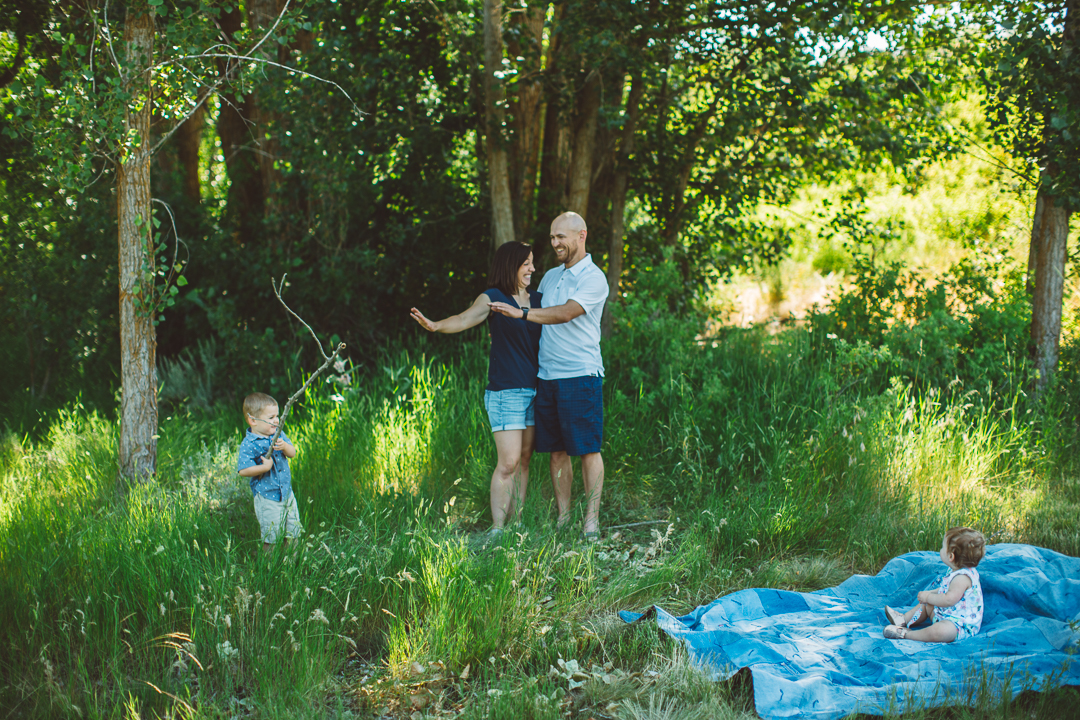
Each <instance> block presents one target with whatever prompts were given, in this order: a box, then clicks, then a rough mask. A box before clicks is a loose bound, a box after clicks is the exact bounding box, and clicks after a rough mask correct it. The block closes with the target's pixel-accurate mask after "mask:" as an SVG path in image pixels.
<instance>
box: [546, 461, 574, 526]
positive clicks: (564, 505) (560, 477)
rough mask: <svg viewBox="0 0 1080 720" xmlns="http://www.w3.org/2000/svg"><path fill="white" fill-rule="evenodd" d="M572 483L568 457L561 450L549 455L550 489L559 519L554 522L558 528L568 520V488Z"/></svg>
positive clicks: (572, 469) (572, 478)
mask: <svg viewBox="0 0 1080 720" xmlns="http://www.w3.org/2000/svg"><path fill="white" fill-rule="evenodd" d="M573 482H574V466H573V465H572V464H571V463H570V456H569V455H567V454H566V452H565V451H562V450H559V451H557V452H553V453H551V488H552V490H554V492H555V503H556V505H558V507H559V519H558V520H557V521H556V524H557V525H558V526H559V527H562V526H563V525H564V524H565V523H566V521H567V520H569V519H570V487H571V485H572V484H573Z"/></svg>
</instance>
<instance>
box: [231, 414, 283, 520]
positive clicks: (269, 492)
mask: <svg viewBox="0 0 1080 720" xmlns="http://www.w3.org/2000/svg"><path fill="white" fill-rule="evenodd" d="M281 439H282V440H284V441H285V442H287V443H289V444H290V445H291V444H292V441H291V440H289V438H288V437H286V436H285V433H281ZM269 449H270V438H268V437H263V436H262V435H256V434H255V433H253V432H251V430H250V429H249V430H248V431H247V434H246V435H245V436H244V440H243V441H242V442H241V443H240V453H239V457H238V458H237V460H236V471H237V472H240V471H241V470H243V469H244V468H249V467H253V466H255V465H261V464H262V463H261V462H259V460H258V458H260V457H265V456H266V453H267V451H268V450H269ZM273 460H274V467H273V468H272V469H270V470H268V471H267V472H264V473H263V474H262V475H256V476H255V477H252V478H248V480H249V481H250V482H251V492H253V493H255V494H257V495H262V496H263V497H264V498H266V499H267V500H273V501H274V502H283V501H285V500H288V499H289V496H290V495H292V473H291V472H289V458H287V457H285V454H284V453H283V452H281V451H280V450H275V451H274V454H273Z"/></svg>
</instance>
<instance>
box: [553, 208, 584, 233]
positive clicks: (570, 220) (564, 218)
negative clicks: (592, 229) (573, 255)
mask: <svg viewBox="0 0 1080 720" xmlns="http://www.w3.org/2000/svg"><path fill="white" fill-rule="evenodd" d="M557 222H562V223H564V224H565V225H564V226H565V227H566V229H567V230H572V231H574V232H581V231H582V230H588V229H589V228H588V227H587V226H586V225H585V218H583V217H581V216H580V215H578V214H577V213H576V212H574V211H573V210H567V211H566V212H564V213H563V214H562V215H560V216H559V217H557V218H555V222H553V223H552V225H554V224H555V223H557Z"/></svg>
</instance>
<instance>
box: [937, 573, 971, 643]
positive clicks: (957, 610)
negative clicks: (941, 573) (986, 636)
mask: <svg viewBox="0 0 1080 720" xmlns="http://www.w3.org/2000/svg"><path fill="white" fill-rule="evenodd" d="M957 575H967V576H968V578H969V579H970V580H971V587H969V588H968V589H967V591H966V592H965V593H964V596H963V597H962V598H960V602H958V603H956V604H955V605H953V606H952V607H939V608H934V622H938V621H940V620H949V621H950V622H952V624H953V625H955V626H956V639H957V640H966V639H968V638H969V637H973V636H974V635H975V634H976V633H978V632H979V628H981V627H982V619H983V593H982V582H981V581H980V580H979V571H978V570H976V569H975V568H960V569H959V570H953V571H952V572H951V573H948V574H947V575H946V576H945V577H943V578H942V579H941V583H939V585H938V592H939V593H941V594H942V595H944V594H945V593H947V592H949V584H950V583H951V582H952V581H953V578H955V577H956V576H957Z"/></svg>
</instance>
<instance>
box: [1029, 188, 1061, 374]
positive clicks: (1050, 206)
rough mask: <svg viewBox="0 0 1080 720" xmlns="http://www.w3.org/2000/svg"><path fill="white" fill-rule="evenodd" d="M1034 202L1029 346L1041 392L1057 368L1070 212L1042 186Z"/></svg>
mask: <svg viewBox="0 0 1080 720" xmlns="http://www.w3.org/2000/svg"><path fill="white" fill-rule="evenodd" d="M1036 202H1037V203H1042V206H1043V207H1042V212H1041V213H1036V224H1034V225H1033V226H1032V229H1031V247H1032V251H1033V252H1032V253H1031V254H1032V255H1033V256H1034V260H1035V263H1034V273H1033V275H1034V280H1035V292H1034V294H1033V295H1032V298H1031V350H1032V356H1033V359H1034V361H1035V369H1036V370H1037V371H1038V378H1037V380H1036V388H1037V392H1040V393H1041V392H1042V390H1043V389H1044V388H1045V387H1046V383H1047V382H1048V381H1049V380H1050V376H1051V375H1053V373H1054V370H1056V369H1057V361H1058V346H1059V341H1060V339H1061V305H1062V290H1063V289H1064V285H1065V258H1066V255H1067V249H1068V247H1067V246H1068V240H1069V216H1070V214H1071V213H1070V212H1069V210H1068V209H1067V208H1065V207H1063V206H1062V204H1060V201H1059V200H1058V198H1054V197H1051V196H1049V195H1044V194H1043V191H1042V190H1040V191H1039V198H1038V200H1037V201H1036Z"/></svg>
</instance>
